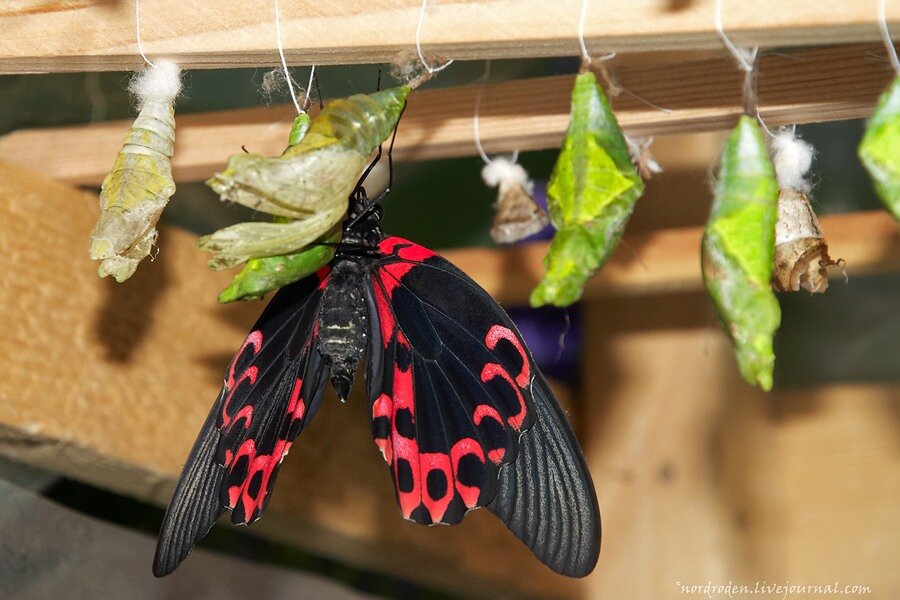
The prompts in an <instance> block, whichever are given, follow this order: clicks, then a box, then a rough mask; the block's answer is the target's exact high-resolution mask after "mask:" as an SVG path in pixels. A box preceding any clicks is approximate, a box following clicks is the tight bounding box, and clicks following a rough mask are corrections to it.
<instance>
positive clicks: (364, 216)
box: [343, 186, 384, 246]
mask: <svg viewBox="0 0 900 600" xmlns="http://www.w3.org/2000/svg"><path fill="white" fill-rule="evenodd" d="M383 215H384V211H383V209H382V208H381V204H380V203H379V202H378V200H377V199H376V200H369V198H368V196H366V190H365V188H363V187H362V186H358V187H357V189H356V191H354V193H353V195H352V196H350V210H349V211H348V212H347V219H346V220H345V221H344V236H343V241H344V242H345V243H348V242H349V243H356V244H362V245H365V246H375V245H377V244H378V242H379V241H381V238H382V236H383V234H382V232H381V217H382V216H383Z"/></svg>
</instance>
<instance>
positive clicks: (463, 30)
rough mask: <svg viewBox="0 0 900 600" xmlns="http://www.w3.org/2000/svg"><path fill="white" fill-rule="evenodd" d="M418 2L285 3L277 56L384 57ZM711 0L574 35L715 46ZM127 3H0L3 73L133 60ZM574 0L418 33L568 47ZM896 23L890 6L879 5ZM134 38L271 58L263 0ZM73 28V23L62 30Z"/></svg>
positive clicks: (458, 12) (853, 17) (520, 46)
mask: <svg viewBox="0 0 900 600" xmlns="http://www.w3.org/2000/svg"><path fill="white" fill-rule="evenodd" d="M419 6H420V2H419V0H389V1H381V2H374V1H373V0H368V1H364V2H360V1H357V0H334V1H332V2H329V3H328V4H327V5H323V4H322V3H321V2H318V1H317V0H295V1H294V2H285V3H284V6H282V19H283V24H282V30H283V39H284V46H285V51H286V55H287V57H288V58H289V60H290V61H291V63H293V64H306V65H309V64H320V65H323V64H347V63H373V62H386V61H389V60H391V58H392V57H393V56H394V54H396V53H397V52H398V51H400V50H406V49H409V48H411V47H412V46H413V44H414V39H415V37H414V36H415V31H416V24H417V22H418V16H419ZM713 7H714V0H693V1H690V2H683V1H674V0H673V1H669V2H659V1H657V0H627V1H626V0H593V1H592V2H590V4H589V6H588V13H587V16H586V22H585V35H586V40H587V43H588V46H589V47H590V48H592V49H596V50H598V51H599V50H601V49H602V50H606V51H609V50H616V51H629V52H634V51H647V50H673V49H696V48H716V49H719V48H721V47H722V46H721V41H720V40H719V38H718V36H717V35H716V32H715V29H714V27H713V15H714V8H713ZM133 8H134V7H133V4H132V3H131V2H109V1H93V0H79V1H75V2H63V1H62V0H51V1H48V0H6V2H4V3H3V7H2V9H0V30H2V31H3V32H4V35H3V36H2V38H0V73H27V72H44V71H98V70H124V69H134V68H136V67H139V66H140V65H141V64H142V62H141V59H140V58H139V57H138V56H137V50H136V47H135V22H134V10H133ZM580 8H581V2H580V1H579V0H561V1H560V2H557V3H555V4H554V6H553V9H552V13H551V12H548V6H547V4H546V2H544V1H543V0H495V1H493V2H480V1H477V0H462V1H458V2H446V1H444V2H442V1H439V0H434V1H433V2H432V3H431V6H430V7H429V10H428V12H427V14H426V18H425V22H424V26H423V30H422V42H423V44H425V46H426V47H427V49H429V50H432V51H434V52H437V53H440V54H443V55H445V56H447V57H449V58H454V59H463V60H466V59H481V58H522V57H534V56H565V55H577V54H578V53H579V51H578V43H577V41H576V38H575V33H576V30H577V23H578V18H579V15H580ZM888 16H889V20H890V21H891V22H892V24H896V25H900V8H897V7H896V6H894V5H892V6H891V7H890V12H889V14H888ZM875 18H876V12H875V6H874V5H871V4H867V3H864V2H845V1H843V0H822V1H820V2H788V3H785V2H781V1H779V0H747V1H745V2H731V3H729V4H728V6H727V11H726V14H725V26H726V28H727V30H728V31H729V33H730V34H731V36H732V38H733V39H734V41H735V43H738V44H745V45H759V46H764V47H774V46H790V45H813V44H833V43H849V42H862V41H876V40H878V39H879V37H878V31H877V28H876V25H875ZM141 22H142V39H143V42H144V47H145V50H146V52H147V53H148V54H150V55H151V56H160V55H168V56H171V57H173V58H175V59H177V60H178V61H179V62H181V63H182V64H183V65H184V66H188V67H193V68H214V67H241V66H260V65H273V64H275V63H276V61H277V55H276V53H275V32H274V23H273V11H272V2H271V1H270V0H221V1H220V2H216V3H215V4H209V5H205V4H204V5H197V4H196V3H190V2H183V1H181V0H150V1H145V2H142V3H141ZM72 32H78V34H77V35H72Z"/></svg>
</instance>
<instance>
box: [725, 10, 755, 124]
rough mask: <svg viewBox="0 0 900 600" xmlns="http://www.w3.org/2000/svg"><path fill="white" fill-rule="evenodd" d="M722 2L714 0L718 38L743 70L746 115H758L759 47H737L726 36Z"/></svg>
mask: <svg viewBox="0 0 900 600" xmlns="http://www.w3.org/2000/svg"><path fill="white" fill-rule="evenodd" d="M723 4H724V0H716V33H718V34H719V38H721V40H722V43H723V44H725V47H726V48H728V51H729V52H730V53H731V55H732V56H733V57H734V58H735V60H736V61H737V63H738V66H740V68H741V70H743V71H744V73H745V75H744V112H745V113H746V114H748V115H751V114H754V113H756V114H757V115H758V110H757V106H756V104H757V102H756V67H755V65H756V58H757V55H758V54H759V48H758V47H754V48H753V49H752V50H748V49H746V48H739V47H738V46H736V45H734V43H732V41H731V38H729V37H728V35H726V33H725V28H724V26H723V25H722V5H723Z"/></svg>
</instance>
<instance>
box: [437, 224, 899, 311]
mask: <svg viewBox="0 0 900 600" xmlns="http://www.w3.org/2000/svg"><path fill="white" fill-rule="evenodd" d="M820 223H821V225H822V230H823V231H824V232H825V235H826V237H827V240H828V247H829V249H830V251H831V254H832V255H833V256H835V257H841V258H844V260H846V261H847V273H848V275H849V276H850V277H855V276H858V275H866V274H871V273H877V272H885V271H895V270H900V231H898V227H897V224H896V222H895V221H894V219H893V218H892V217H891V216H890V215H889V214H888V213H886V212H883V211H872V212H861V213H850V214H843V215H827V216H823V217H821V218H820ZM702 236H703V229H702V228H701V227H684V228H678V229H664V230H659V231H651V232H647V233H640V234H627V233H626V235H625V239H624V240H623V243H622V244H621V245H620V246H619V248H618V249H617V250H616V252H615V254H613V256H612V258H611V259H610V261H609V262H608V263H607V264H606V265H605V266H604V267H603V269H601V270H600V272H599V273H598V274H597V275H596V276H595V277H594V278H592V279H590V280H589V281H588V282H587V285H586V286H585V289H584V298H585V299H586V300H590V299H593V298H599V297H603V296H610V295H613V296H615V295H639V294H654V293H657V294H658V293H665V292H672V291H694V290H700V289H702V287H703V282H702V279H701V275H700V239H701V237H702ZM546 251H547V244H546V243H534V244H527V245H522V246H516V247H512V248H494V249H484V248H469V249H462V250H451V251H447V252H444V255H445V256H446V257H447V258H449V259H450V260H452V261H453V262H454V263H455V264H456V265H457V266H458V267H460V268H461V269H462V270H463V271H465V272H467V273H469V274H470V275H471V276H472V277H473V278H475V280H476V281H478V283H480V284H481V285H482V286H484V288H485V289H486V290H488V291H489V292H490V293H491V294H493V295H494V297H495V298H497V300H499V301H500V302H501V303H503V304H508V305H521V304H525V303H526V302H527V299H528V295H529V294H530V292H531V290H532V289H534V286H535V285H536V284H537V282H538V280H539V278H540V277H541V275H542V274H543V272H544V268H543V263H542V261H543V257H544V254H545V253H546ZM831 276H832V277H833V278H836V279H839V278H842V277H843V275H842V274H841V272H840V270H837V269H835V270H833V271H832V272H831Z"/></svg>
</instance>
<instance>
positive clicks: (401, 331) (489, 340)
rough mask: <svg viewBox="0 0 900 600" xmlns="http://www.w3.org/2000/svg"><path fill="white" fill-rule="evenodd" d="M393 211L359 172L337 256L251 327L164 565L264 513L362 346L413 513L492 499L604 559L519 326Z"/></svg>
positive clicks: (453, 517)
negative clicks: (388, 216)
mask: <svg viewBox="0 0 900 600" xmlns="http://www.w3.org/2000/svg"><path fill="white" fill-rule="evenodd" d="M381 216H382V208H381V206H380V204H379V203H378V202H377V200H375V201H369V200H367V199H366V197H365V191H364V189H363V188H362V187H361V186H358V187H357V190H356V191H355V192H354V194H353V196H351V202H350V210H349V213H348V217H347V218H346V220H345V225H344V232H343V238H342V241H341V243H340V244H339V245H338V246H337V248H336V252H335V255H334V258H333V260H332V261H331V262H330V263H329V264H328V265H327V266H325V267H323V268H321V269H320V270H319V271H318V272H317V273H316V274H314V275H311V276H310V277H307V278H305V279H302V280H300V281H298V282H296V283H292V284H290V285H288V286H285V287H283V288H281V290H279V291H278V293H277V294H276V295H275V296H274V297H273V298H272V300H271V302H270V303H269V304H268V306H267V307H266V308H265V310H264V311H263V313H262V315H261V316H260V318H259V320H258V321H257V323H256V324H255V325H254V327H253V329H252V331H251V332H250V334H249V335H248V336H247V338H246V340H244V343H243V345H242V346H241V347H240V349H239V350H238V352H237V354H236V355H235V357H234V359H233V361H232V362H231V364H230V366H229V367H228V368H227V370H226V373H225V381H224V385H223V387H222V390H221V392H220V393H219V395H218V397H217V399H216V402H215V404H214V405H213V407H212V410H211V411H210V413H209V416H208V417H207V419H206V422H205V423H204V424H203V427H202V429H201V431H200V435H199V437H198V438H197V441H196V443H195V444H194V447H193V449H192V450H191V452H190V455H189V457H188V459H187V463H186V464H185V466H184V470H183V472H182V474H181V478H180V479H179V481H178V484H177V486H176V489H175V493H174V496H173V498H172V501H171V503H170V505H169V507H168V510H167V511H166V515H165V517H164V520H163V524H162V527H161V530H160V534H159V543H158V546H157V551H156V557H155V561H154V565H153V572H154V574H155V575H156V576H158V577H161V576H164V575H167V574H169V573H171V572H172V571H173V570H174V569H175V568H176V567H177V566H178V564H179V563H180V562H181V561H182V560H184V559H185V557H186V556H187V555H188V553H190V551H191V549H192V548H193V546H194V544H196V543H197V541H198V540H199V539H200V538H202V537H203V536H205V535H206V534H207V532H208V531H209V530H210V528H211V527H212V526H213V524H214V523H215V521H216V520H217V518H218V517H219V516H220V515H221V514H222V513H223V512H224V511H226V510H230V511H231V521H232V523H234V524H247V523H251V522H253V521H255V520H256V519H258V518H259V517H260V515H261V514H262V512H263V510H264V509H265V507H266V504H267V503H268V501H269V498H270V497H271V493H272V487H273V485H274V482H275V477H276V475H277V473H278V469H279V466H280V465H281V462H282V459H283V458H284V457H285V455H287V453H288V450H289V449H290V448H291V445H292V444H293V442H294V439H295V438H296V437H297V435H298V434H299V433H300V432H301V431H302V430H303V429H304V428H305V427H306V426H307V425H308V424H309V422H310V421H311V420H312V418H313V416H314V415H315V413H316V411H317V410H318V409H319V406H320V405H321V403H322V398H323V395H324V391H325V386H326V385H327V383H328V382H329V380H330V382H331V384H332V386H333V387H334V390H335V391H336V392H337V395H338V397H339V398H340V399H341V400H342V401H343V400H345V399H346V398H347V397H348V396H349V394H350V388H351V384H352V381H353V378H354V374H355V372H356V370H357V367H358V366H359V364H360V362H361V359H362V357H363V354H365V357H366V360H365V374H366V394H367V396H368V400H369V402H370V403H371V423H372V433H373V435H374V438H375V444H376V445H377V447H378V448H379V449H380V450H381V453H382V455H383V457H384V460H385V461H386V462H387V464H388V466H389V469H390V472H391V475H392V476H393V480H394V484H395V490H396V496H397V501H398V503H399V505H400V511H401V513H402V514H403V517H404V518H406V519H408V520H411V521H414V522H417V523H422V524H433V523H443V524H455V523H459V522H460V521H461V520H462V518H463V516H464V515H465V514H466V512H468V511H469V510H472V509H475V508H479V507H486V508H487V509H488V510H490V511H491V512H493V513H494V514H496V515H497V516H498V517H499V518H500V519H502V520H503V521H504V522H505V523H506V524H507V526H508V527H509V529H510V530H511V531H512V532H513V533H514V534H515V535H516V536H518V537H519V538H520V539H521V540H522V541H523V542H524V543H525V544H526V545H527V546H528V547H529V548H530V549H531V550H532V551H533V553H534V554H535V555H536V556H537V558H538V559H540V560H541V561H542V562H544V563H545V564H546V565H548V566H549V567H550V568H551V569H553V570H554V571H557V572H558V573H561V574H564V575H569V576H573V577H580V576H584V575H587V574H588V573H590V572H591V571H592V570H593V568H594V565H595V564H596V561H597V557H598V553H599V549H600V516H599V511H598V506H597V497H596V494H595V492H594V487H593V483H592V481H591V476H590V473H589V472H588V469H587V465H586V464H585V461H584V457H583V454H582V451H581V448H580V447H579V445H578V441H577V440H576V438H575V435H574V432H573V431H572V428H571V426H570V425H569V423H568V421H567V420H566V416H565V414H564V413H563V411H562V409H561V408H560V407H559V404H558V403H557V401H556V399H555V398H554V396H553V392H552V391H551V390H550V387H549V386H548V385H547V381H546V380H545V379H544V376H543V375H542V374H541V372H540V370H539V369H538V366H537V365H536V364H535V362H534V359H533V358H532V356H531V354H530V352H529V351H528V349H527V348H526V347H525V342H524V341H523V339H522V336H521V335H520V333H519V332H518V330H517V329H516V326H515V325H514V324H513V322H512V321H511V320H510V318H509V316H508V315H507V314H506V313H505V312H504V311H503V309H502V308H501V307H500V306H499V305H498V304H497V303H496V302H495V301H494V300H493V298H491V296H490V295H489V294H488V293H487V292H485V291H484V290H483V289H482V288H481V287H479V286H478V284H476V283H475V282H474V281H473V280H472V279H470V278H469V277H468V276H467V275H466V274H465V273H463V272H462V271H461V270H459V269H458V268H456V267H455V266H453V265H452V264H451V263H450V262H448V261H447V260H445V259H443V258H441V257H440V256H438V255H437V254H435V253H434V252H432V251H431V250H428V249H426V248H424V247H422V246H419V245H417V244H414V243H413V242H410V241H407V240H405V239H402V238H399V237H395V236H388V235H386V234H384V233H383V232H382V231H381V228H380V220H381Z"/></svg>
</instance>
